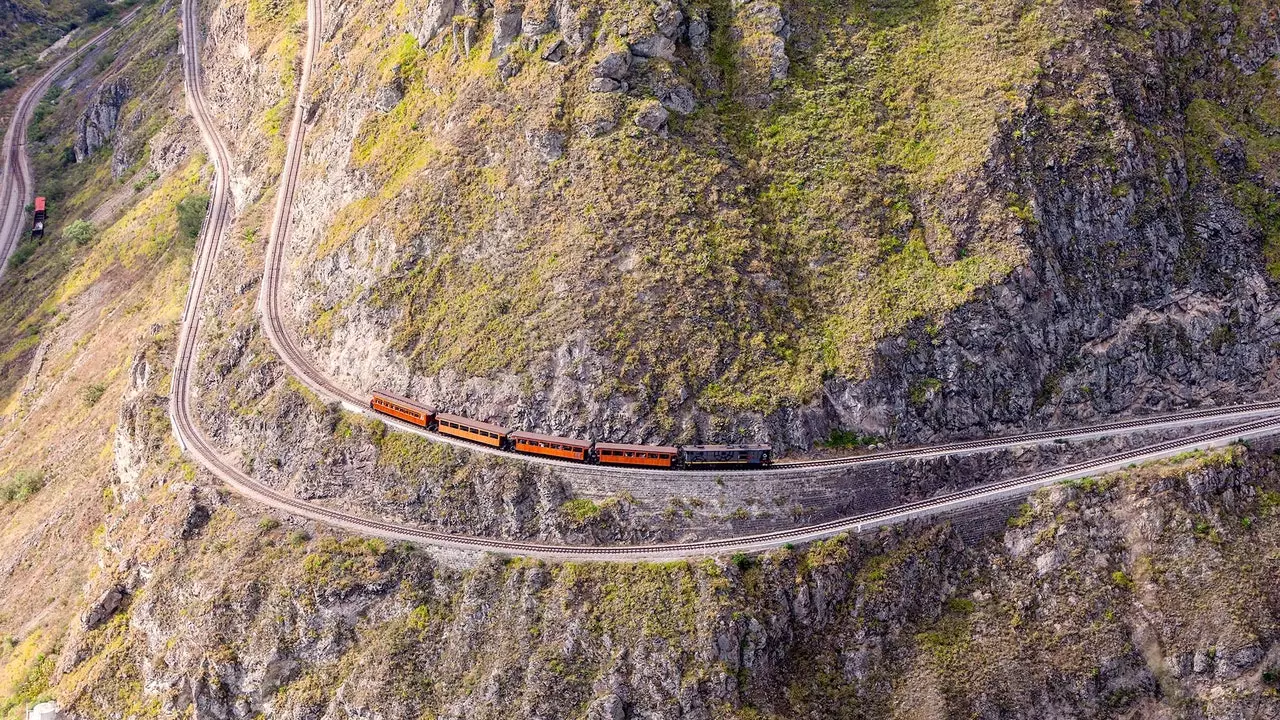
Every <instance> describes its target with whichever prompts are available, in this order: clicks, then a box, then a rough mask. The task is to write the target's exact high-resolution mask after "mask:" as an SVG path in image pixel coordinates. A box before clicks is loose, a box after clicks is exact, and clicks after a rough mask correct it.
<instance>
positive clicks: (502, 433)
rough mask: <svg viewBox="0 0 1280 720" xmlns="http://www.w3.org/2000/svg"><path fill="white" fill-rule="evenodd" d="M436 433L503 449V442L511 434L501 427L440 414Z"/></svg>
mask: <svg viewBox="0 0 1280 720" xmlns="http://www.w3.org/2000/svg"><path fill="white" fill-rule="evenodd" d="M436 432H438V433H440V434H442V435H452V436H454V437H460V438H463V439H465V440H474V441H475V442H478V443H483V444H485V445H492V446H493V447H502V441H503V440H505V439H506V437H507V435H509V434H510V433H511V431H510V430H508V429H506V428H504V427H502V426H501V425H494V424H493V423H487V422H481V421H479V420H472V419H471V418H465V417H462V416H461V415H450V414H449V413H439V414H437V415H436Z"/></svg>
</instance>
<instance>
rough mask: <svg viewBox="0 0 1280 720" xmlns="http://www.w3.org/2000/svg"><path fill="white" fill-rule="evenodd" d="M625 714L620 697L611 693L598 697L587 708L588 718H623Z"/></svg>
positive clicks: (621, 719) (608, 719)
mask: <svg viewBox="0 0 1280 720" xmlns="http://www.w3.org/2000/svg"><path fill="white" fill-rule="evenodd" d="M626 716H627V710H626V708H625V707H624V706H623V704H622V698H620V697H618V696H617V695H614V694H612V693H610V694H608V695H605V696H604V697H602V698H598V699H597V700H596V701H595V702H593V703H591V707H589V708H588V709H587V718H588V720H623V718H625V717H626Z"/></svg>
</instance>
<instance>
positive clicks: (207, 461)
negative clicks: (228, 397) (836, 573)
mask: <svg viewBox="0 0 1280 720" xmlns="http://www.w3.org/2000/svg"><path fill="white" fill-rule="evenodd" d="M195 2H196V0H183V3H182V18H183V20H182V25H183V33H182V37H183V56H184V58H183V59H184V64H183V77H184V84H185V85H186V87H187V94H188V102H189V104H190V105H191V107H192V113H193V115H194V116H195V117H196V121H197V123H198V124H199V126H200V131H201V135H202V137H204V140H205V143H206V144H207V145H208V147H209V149H210V152H211V154H212V155H213V158H214V162H215V167H216V174H215V181H214V189H213V198H212V202H211V204H210V211H209V215H208V217H207V218H206V223H205V227H204V228H203V230H202V232H201V240H200V245H199V252H198V254H197V258H196V263H195V267H194V268H193V270H192V284H191V290H190V293H189V296H188V302H187V307H186V309H185V311H184V314H183V322H182V331H181V333H180V335H179V343H178V347H179V351H178V357H177V361H176V363H175V369H174V376H173V388H172V393H171V397H170V403H171V406H170V412H171V415H172V418H173V421H174V426H175V432H176V434H177V435H178V438H179V441H180V443H181V444H182V445H183V447H184V449H186V450H187V451H189V452H191V453H192V455H193V456H194V457H195V458H196V459H197V460H199V461H200V462H201V463H203V464H204V465H205V466H206V467H207V468H208V469H209V470H210V471H211V472H212V473H213V474H214V475H216V476H217V477H219V478H220V479H222V480H223V481H224V482H226V483H227V484H229V485H230V486H231V487H232V488H233V489H235V490H236V491H237V492H238V493H240V494H242V495H243V496H245V497H247V498H249V499H252V500H255V501H258V502H261V503H263V504H265V505H268V506H270V507H273V508H276V509H278V510H282V511H285V512H289V513H292V514H295V515H299V516H302V517H306V518H309V519H312V520H315V521H318V522H322V523H326V524H329V525H332V526H336V527H340V528H344V529H348V530H352V531H355V532H359V533H364V534H369V535H375V536H379V537H384V538H388V539H392V540H407V541H413V542H426V543H430V544H433V545H440V546H444V547H450V548H457V549H463V550H469V551H489V552H500V553H516V554H523V555H533V556H541V557H548V558H560V559H563V558H594V559H601V560H637V559H655V558H672V557H685V556H696V555H706V554H715V553H724V552H729V551H739V550H746V551H751V550H761V549H767V548H770V547H777V546H780V545H783V544H786V543H792V542H803V541H808V540H813V539H817V538H821V537H827V536H830V535H834V534H838V533H841V532H857V531H861V530H866V529H870V528H873V527H878V526H882V525H888V524H893V523H898V522H902V521H905V520H909V519H911V518H915V517H921V516H925V515H929V514H933V513H937V512H941V511H946V510H952V509H955V508H959V507H963V506H967V505H972V504H978V503H983V502H989V501H992V500H998V499H1001V498H1006V497H1012V496H1016V495H1023V494H1026V493H1028V492H1030V491H1031V490H1034V489H1035V488H1038V487H1041V486H1044V485H1047V484H1051V483H1054V482H1059V481H1062V480H1068V479H1072V478H1079V477H1083V476H1087V475H1092V474H1096V473H1101V472H1105V471H1109V470H1114V469H1119V468H1121V467H1124V466H1125V465H1128V464H1130V463H1137V462H1143V461H1146V460H1152V459H1157V458H1161V457H1167V456H1169V455H1171V454H1174V453H1177V452H1182V451H1185V450H1190V449H1197V448H1205V447H1211V446H1217V445H1222V444H1226V443H1228V442H1231V441H1233V440H1237V439H1244V438H1248V437H1254V436H1259V435H1266V434H1273V433H1276V432H1278V431H1280V417H1276V416H1275V415H1276V413H1277V411H1280V402H1276V401H1272V402H1265V403H1254V404H1249V405H1241V406H1234V407H1231V408H1219V409H1207V410H1195V411H1188V412H1185V413H1177V414H1173V415H1166V416H1162V417H1160V418H1148V419H1142V420H1126V421H1119V422H1114V423H1105V424H1102V425H1096V426H1092V427H1089V428H1080V429H1076V430H1070V431H1061V430H1060V431H1044V432H1039V433H1028V434H1025V435H1021V436H1017V437H1014V438H992V439H987V440H975V441H969V442H962V443H952V444H949V445H943V446H937V447H932V448H918V449H914V450H910V449H909V450H894V451H889V452H884V453H875V454H872V455H866V456H861V457H858V458H854V459H839V460H832V461H814V462H808V463H793V464H789V465H787V466H786V467H830V466H832V465H837V466H839V465H841V464H852V463H862V462H880V461H883V460H886V459H893V458H903V457H930V456H936V455H942V454H950V453H954V452H966V451H974V450H988V449H993V448H999V447H1011V446H1014V445H1020V444H1029V443H1033V442H1046V441H1052V440H1058V439H1065V438H1071V437H1085V436H1089V435H1104V434H1112V433H1121V432H1128V431H1132V430H1139V429H1152V428H1155V427H1161V426H1168V425H1179V424H1194V423H1197V422H1204V421H1206V420H1220V421H1226V420H1230V419H1232V418H1236V417H1247V416H1251V415H1257V414H1269V415H1271V417H1266V418H1263V419H1260V420H1254V421H1251V422H1246V423H1243V424H1239V425H1235V426H1233V427H1229V428H1224V429H1218V430H1212V431H1209V432H1205V433H1201V434H1198V435H1195V436H1192V437H1188V438H1182V439H1178V440H1171V441H1167V442H1163V443H1159V444H1156V445H1151V446H1147V447H1141V448H1136V449H1133V450H1128V451H1125V452H1121V453H1116V454H1112V455H1108V456H1106V457H1102V458H1096V459H1093V460H1088V461H1084V462H1080V463H1075V464H1072V465H1069V466H1067V467H1063V468H1058V469H1054V470H1046V471H1043V472H1039V473H1035V474H1032V475H1028V476H1024V477H1020V478H1013V479H1010V480H1004V481H1000V482H996V483H992V484H988V485H983V486H977V487H973V488H968V489H965V490H960V491H956V492H951V493H946V494H943V495H938V496H935V497H932V498H927V499H924V500H919V501H916V502H911V503H906V504H903V505H899V506H896V507H892V508H886V509H884V510H878V511H874V512H869V513H863V514H860V515H855V516H851V517H846V518H841V519H837V520H832V521H829V522H823V523H817V524H814V525H809V526H805V527H798V528H791V529H786V530H777V531H772V532H765V533H758V534H753V535H746V536H740V537H734V538H725V539H720V540H705V541H698V542H685V543H670V544H642V545H617V546H569V545H557V544H554V543H541V542H529V541H519V540H503V539H496V538H482V537H474V536H467V535H458V534H451V533H443V532H437V531H433V530H428V529H426V528H422V527H418V526H415V525H411V524H405V523H399V522H393V521H386V520H379V519H374V518H368V517H364V516H362V515H359V514H356V513H351V512H347V511H343V510H338V509H334V508H329V507H326V506H324V505H320V504H317V503H312V502H308V501H305V500H300V499H298V498H295V497H292V496H289V495H286V494H283V493H280V492H278V491H276V490H274V489H272V488H270V487H268V486H266V485H264V484H262V483H260V482H258V481H256V480H254V479H253V478H251V477H249V476H248V475H247V474H245V473H244V472H243V471H241V470H240V469H239V468H238V467H237V465H236V464H235V462H234V461H232V460H230V459H229V458H227V457H225V456H224V455H223V454H222V453H220V452H219V451H218V449H217V448H216V447H214V445H213V444H212V442H210V440H209V439H208V437H207V436H206V435H205V434H204V432H203V431H202V430H201V429H200V427H199V425H198V424H197V423H196V422H195V421H194V417H193V414H192V406H191V398H192V392H193V390H194V388H193V386H192V384H191V371H192V370H193V368H194V364H195V359H196V345H197V338H198V335H199V328H200V318H199V303H200V300H201V298H202V297H203V293H204V289H205V282H206V280H207V278H208V276H209V273H210V272H211V269H212V266H213V263H214V261H215V259H216V256H217V251H218V247H219V244H220V242H221V237H222V235H223V233H224V231H225V229H226V225H227V222H228V218H229V207H228V204H227V180H226V168H228V167H230V156H229V154H228V153H227V150H226V147H225V146H224V145H223V144H222V141H221V139H220V138H219V137H218V135H217V132H216V129H215V128H214V125H213V122H212V120H211V118H210V117H209V115H208V113H207V111H206V109H205V107H204V98H203V94H202V92H201V88H200V73H199V67H198V65H199V63H198V59H199V54H198V50H199V48H198V42H197V36H198V32H197V28H198V18H197V16H196V13H195ZM319 3H320V0H309V2H308V44H307V51H306V59H305V62H304V69H303V75H302V82H301V84H300V88H299V101H298V103H297V105H296V107H295V112H294V118H293V125H292V131H291V136H290V144H289V149H288V152H287V154H286V160H285V167H284V170H283V177H282V184H281V188H280V197H279V198H278V201H277V217H276V218H275V219H274V221H273V231H272V234H271V238H270V240H269V243H268V250H267V258H268V260H267V268H266V275H265V279H264V288H263V293H262V300H261V303H262V306H261V310H262V311H263V313H264V315H265V316H266V320H267V322H266V323H265V327H266V328H267V330H266V332H267V333H268V336H269V337H270V338H271V340H272V342H273V344H275V345H276V347H277V350H279V351H280V353H281V355H282V357H284V359H285V362H286V364H287V365H288V367H289V368H290V370H291V371H293V372H294V373H297V374H298V376H299V377H300V379H301V380H302V381H303V382H305V383H306V384H308V385H309V386H311V387H312V389H313V390H316V391H317V392H320V393H322V394H324V395H326V396H328V397H330V398H333V399H337V400H339V401H341V402H343V403H344V404H347V405H348V406H354V407H352V409H354V410H357V411H361V412H364V411H366V407H365V406H364V402H365V398H362V397H360V396H359V395H356V394H354V393H351V392H349V391H346V390H344V389H343V388H341V387H339V386H338V385H337V384H336V383H334V382H332V381H331V380H330V379H328V378H327V377H325V376H324V375H323V373H319V372H318V371H316V369H315V368H314V366H312V365H311V363H310V362H309V361H308V360H307V358H306V356H305V355H303V354H302V353H301V352H300V351H299V349H298V347H297V345H296V344H295V343H294V342H293V341H292V339H291V337H290V335H289V333H288V330H287V328H286V327H285V325H284V323H283V322H282V321H281V317H280V314H279V313H278V312H277V311H276V307H277V303H278V290H279V285H280V276H281V267H282V265H283V263H282V262H281V254H282V248H283V246H284V243H285V242H286V241H287V238H288V236H289V223H288V211H289V208H290V207H291V204H292V196H293V192H294V186H295V184H296V179H297V175H298V170H299V165H300V158H301V145H302V142H301V140H302V137H303V133H304V132H305V127H304V123H303V122H302V120H303V115H304V107H303V99H304V98H305V91H306V86H307V79H308V78H309V74H310V65H311V59H312V58H313V57H314V53H315V49H316V46H317V43H318V40H317V38H318V34H319V33H318V32H317V29H318V27H319V26H320V23H321V15H320V8H319ZM379 417H381V416H379ZM383 419H384V420H388V421H389V424H392V425H394V426H396V427H400V428H402V429H409V430H415V431H417V430H418V429H417V428H414V427H413V426H410V425H407V424H404V423H400V422H398V421H394V420H391V419H390V418H383ZM432 437H433V438H436V439H443V438H439V436H435V435H432ZM459 444H462V443H459ZM465 445H466V446H467V447H468V448H472V449H476V450H480V448H478V447H476V446H473V445H471V444H465ZM518 457H521V458H522V459H527V460H530V461H539V460H541V459H539V458H528V457H526V456H523V455H522V456H518ZM545 462H547V463H550V464H566V465H570V466H573V467H581V466H580V465H576V464H573V463H559V462H557V461H554V460H547V461H545ZM593 469H594V468H593ZM623 472H639V473H654V472H656V473H662V474H666V473H668V472H669V471H653V470H638V471H628V470H623ZM716 474H718V475H723V474H724V473H716Z"/></svg>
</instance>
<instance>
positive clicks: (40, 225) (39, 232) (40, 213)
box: [31, 197, 44, 237]
mask: <svg viewBox="0 0 1280 720" xmlns="http://www.w3.org/2000/svg"><path fill="white" fill-rule="evenodd" d="M35 207H36V211H35V215H34V216H33V217H32V218H31V237H44V198H42V197H38V198H36V206H35Z"/></svg>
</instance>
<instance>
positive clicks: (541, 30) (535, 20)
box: [520, 8, 560, 37]
mask: <svg viewBox="0 0 1280 720" xmlns="http://www.w3.org/2000/svg"><path fill="white" fill-rule="evenodd" d="M527 11H528V8H526V12H527ZM559 26H560V23H559V22H557V21H556V16H555V14H551V15H548V16H547V17H532V16H529V15H525V16H524V17H523V18H522V19H521V22H520V28H521V30H520V31H521V32H522V33H524V34H525V35H528V36H530V37H538V36H540V35H546V34H547V33H549V32H551V31H552V30H555V29H556V28H557V27H559Z"/></svg>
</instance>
